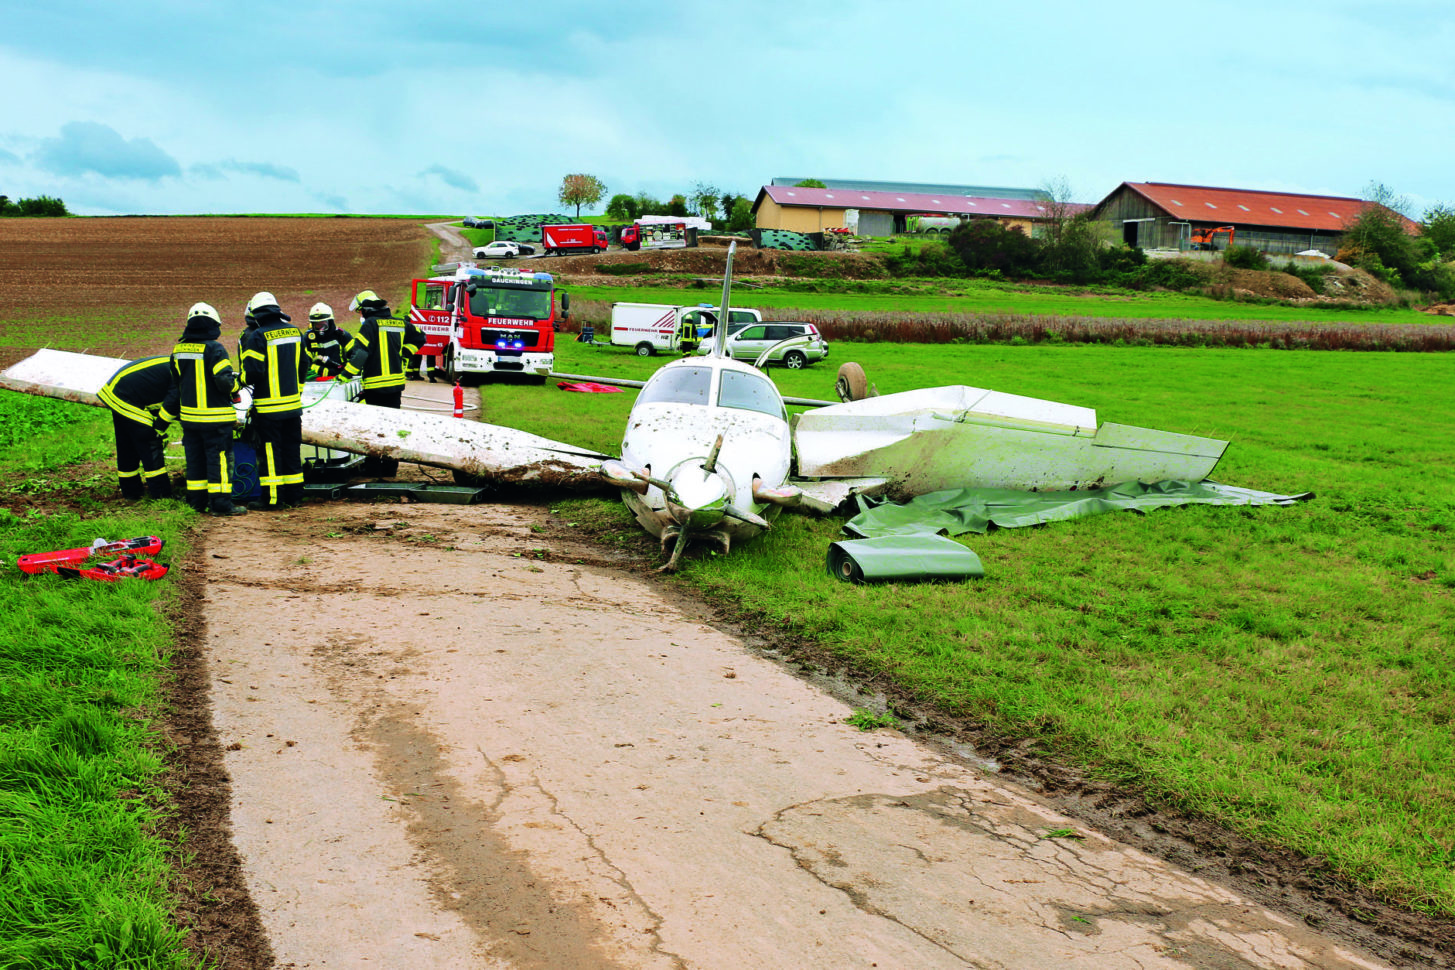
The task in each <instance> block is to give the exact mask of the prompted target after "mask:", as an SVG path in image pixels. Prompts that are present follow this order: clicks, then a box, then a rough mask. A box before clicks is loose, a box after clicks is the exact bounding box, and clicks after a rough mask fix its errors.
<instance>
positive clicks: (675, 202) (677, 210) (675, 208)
mask: <svg viewBox="0 0 1455 970" xmlns="http://www.w3.org/2000/svg"><path fill="white" fill-rule="evenodd" d="M667 215H669V216H685V215H687V197H686V196H684V195H683V194H682V193H680V192H679V193H677V194H676V195H674V196H672V198H670V199H668V200H667Z"/></svg>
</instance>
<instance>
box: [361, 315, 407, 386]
mask: <svg viewBox="0 0 1455 970" xmlns="http://www.w3.org/2000/svg"><path fill="white" fill-rule="evenodd" d="M424 341H425V337H424V332H423V331H421V330H420V329H419V328H418V327H416V326H415V325H414V324H413V323H411V322H410V321H408V320H396V319H394V318H393V317H365V318H364V322H363V323H361V324H360V325H359V332H358V333H357V334H356V335H355V336H354V339H353V342H352V343H351V344H349V362H348V364H347V365H346V366H345V367H344V370H345V372H347V373H348V374H349V376H351V377H352V376H354V375H356V374H363V375H364V390H366V391H373V390H378V389H380V388H385V387H403V386H404V367H405V364H407V363H408V362H409V358H410V357H412V356H414V355H415V354H417V353H419V348H420V347H423V346H424Z"/></svg>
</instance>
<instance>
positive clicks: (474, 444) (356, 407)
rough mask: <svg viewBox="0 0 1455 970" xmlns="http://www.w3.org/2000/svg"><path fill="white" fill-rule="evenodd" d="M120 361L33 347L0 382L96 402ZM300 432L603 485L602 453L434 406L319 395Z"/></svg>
mask: <svg viewBox="0 0 1455 970" xmlns="http://www.w3.org/2000/svg"><path fill="white" fill-rule="evenodd" d="M127 363H128V361H125V360H121V359H119V358H116V357H97V356H93V355H91V354H76V353H71V352H69V351H63V350H41V351H37V352H36V353H35V354H33V355H31V356H30V357H27V358H26V359H25V360H22V361H20V362H19V363H17V364H15V365H14V366H12V367H10V368H8V369H6V370H5V371H3V372H0V388H3V389H6V390H11V391H20V392H22V393H25V394H36V395H39V396H42V397H54V398H59V399H61V400H64V401H76V402H78V403H81V404H91V405H96V406H102V405H101V401H100V399H99V398H97V396H96V392H97V391H99V390H100V389H101V387H102V386H103V385H104V384H105V383H106V381H107V380H109V379H110V377H111V375H112V374H114V373H116V371H117V370H119V369H120V368H121V367H122V366H123V365H125V364H127ZM303 440H304V441H305V442H306V443H308V444H312V445H318V446H321V447H324V448H331V449H334V450H336V451H348V452H353V453H355V454H361V455H378V456H381V457H386V458H396V459H398V460H400V461H412V462H416V463H418V464H421V465H432V466H435V467H437V468H449V469H454V470H458V471H462V472H468V473H470V474H472V475H476V476H479V477H480V478H482V479H488V480H491V481H498V482H509V483H514V482H535V483H540V484H547V485H590V486H601V487H604V485H605V482H604V480H603V479H602V478H601V461H602V458H603V457H604V456H602V455H597V454H594V453H592V452H589V451H585V450H583V449H581V448H577V447H576V446H574V445H569V444H564V443H562V442H559V441H552V440H550V439H549V438H542V437H540V436H539V435H533V434H530V433H529V432H526V431H517V430H515V429H514V428H504V427H500V426H499V425H493V424H484V423H481V422H479V421H464V420H460V419H458V418H452V417H448V416H446V415H442V414H429V413H424V412H420V411H403V410H400V411H396V410H393V409H391V408H378V407H372V406H370V405H367V404H357V403H351V402H348V401H334V400H329V399H324V400H320V401H318V402H317V403H316V404H313V405H311V406H309V407H307V408H306V409H305V410H304V412H303Z"/></svg>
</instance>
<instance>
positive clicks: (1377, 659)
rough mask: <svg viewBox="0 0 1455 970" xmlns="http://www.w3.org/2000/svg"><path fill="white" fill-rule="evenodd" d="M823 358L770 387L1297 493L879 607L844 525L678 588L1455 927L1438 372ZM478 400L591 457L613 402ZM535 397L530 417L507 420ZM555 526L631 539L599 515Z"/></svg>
mask: <svg viewBox="0 0 1455 970" xmlns="http://www.w3.org/2000/svg"><path fill="white" fill-rule="evenodd" d="M833 351H834V356H833V358H832V361H831V362H830V363H829V364H828V365H827V366H826V365H824V364H818V365H815V366H813V367H810V368H808V369H806V370H804V371H800V372H789V371H774V376H775V379H777V380H778V382H779V385H780V387H781V388H782V390H783V391H784V393H786V394H790V395H794V396H805V397H825V398H831V397H832V382H833V377H834V369H835V368H836V366H837V363H838V362H841V361H843V360H847V359H856V360H859V361H860V362H861V363H863V364H865V366H866V368H867V370H868V372H869V375H870V378H871V380H873V381H874V382H875V383H877V385H878V386H879V389H880V390H881V391H882V392H885V393H889V392H893V391H898V390H906V389H909V388H912V387H921V386H928V385H933V384H939V383H967V384H973V385H977V386H983V387H993V388H996V389H998V390H1002V391H1009V392H1012V393H1017V394H1026V395H1031V396H1035V397H1045V398H1050V399H1052V400H1059V401H1065V402H1068V403H1075V404H1082V405H1088V406H1094V407H1096V408H1097V411H1098V417H1099V419H1100V420H1102V421H1115V422H1120V423H1127V424H1140V425H1144V426H1149V427H1156V428H1161V429H1165V430H1169V431H1179V432H1185V433H1190V434H1200V435H1209V436H1213V437H1220V438H1225V439H1228V440H1230V441H1231V442H1232V446H1231V448H1230V449H1229V452H1228V455H1227V457H1226V458H1224V460H1223V462H1222V464H1221V465H1220V466H1219V468H1218V469H1217V471H1216V472H1215V473H1214V476H1213V477H1214V478H1216V479H1217V480H1219V481H1224V482H1228V483H1230V484H1236V485H1242V486H1247V487H1252V488H1259V489H1266V490H1270V491H1277V492H1298V491H1313V492H1315V493H1317V498H1316V499H1315V500H1314V501H1312V502H1309V503H1306V504H1303V505H1299V506H1296V507H1293V508H1259V509H1239V508H1186V509H1172V510H1163V511H1158V512H1154V513H1152V514H1149V515H1147V516H1139V515H1134V514H1128V513H1118V514H1111V515H1105V516H1101V517H1097V518H1091V519H1086V520H1080V521H1073V522H1065V523H1058V524H1053V525H1048V526H1044V527H1039V528H1034V529H1028V530H1006V531H1001V532H994V533H991V534H990V535H986V536H967V537H964V539H963V540H962V541H964V542H965V543H966V544H967V545H969V546H970V547H971V548H973V549H974V550H975V551H976V552H977V553H978V554H979V555H980V556H981V558H982V559H983V560H984V562H985V565H986V570H987V578H985V579H984V580H982V581H974V582H968V583H964V584H949V585H899V586H888V587H869V588H865V587H851V586H847V585H844V584H841V583H838V582H837V581H835V580H833V579H831V578H830V577H829V576H827V574H826V573H825V569H824V559H825V555H826V553H827V548H828V544H829V543H830V542H832V541H834V540H835V539H837V538H841V537H842V536H841V535H840V525H841V522H840V520H838V519H812V518H806V517H801V516H797V515H785V516H783V517H781V518H780V519H779V520H778V525H777V527H775V529H774V531H773V532H772V533H771V534H769V535H767V536H765V537H763V538H761V539H759V540H757V541H756V542H755V543H753V544H751V545H749V546H748V547H746V548H744V549H742V550H738V551H734V552H733V553H732V554H731V555H729V556H707V557H703V556H700V555H699V556H697V557H694V558H692V559H691V560H689V563H688V565H687V567H686V569H684V571H683V574H682V575H683V577H684V581H685V582H687V583H689V584H690V585H692V586H694V587H695V588H697V589H698V590H700V591H702V592H703V593H704V594H706V595H707V596H708V597H709V598H710V599H711V600H713V601H716V602H728V603H732V604H735V605H736V606H737V607H738V608H739V609H740V610H741V611H742V612H743V613H745V614H747V615H751V616H757V617H761V618H763V620H764V621H766V622H768V623H771V624H773V625H776V626H780V627H783V628H786V629H788V630H790V631H792V632H794V633H797V634H801V635H803V636H806V637H809V638H812V639H813V640H815V641H817V642H818V643H820V644H822V645H824V646H826V647H827V648H829V649H831V650H832V651H833V652H834V653H836V654H837V655H838V656H840V657H841V658H842V659H843V660H844V661H845V662H847V663H849V664H851V665H853V666H854V667H855V668H856V669H858V670H859V671H860V672H861V673H863V674H865V675H869V676H873V677H875V678H883V679H885V680H888V681H890V682H893V683H894V684H897V685H900V686H902V687H906V688H908V689H909V690H911V691H912V692H913V693H914V694H915V695H916V696H918V697H920V698H921V699H923V700H924V701H926V702H928V703H930V704H932V705H934V706H936V707H938V708H939V709H941V710H943V711H945V712H947V713H949V714H952V715H954V716H956V717H961V718H966V719H969V720H971V721H974V722H979V723H983V724H987V725H989V726H990V728H991V729H992V730H993V731H994V732H995V733H997V734H999V735H1000V736H1002V737H1004V738H1010V739H1022V738H1029V739H1032V740H1033V741H1035V742H1036V743H1037V745H1038V746H1039V747H1040V748H1041V749H1042V750H1044V751H1046V752H1049V753H1051V754H1052V755H1053V756H1054V757H1055V758H1057V759H1058V760H1062V761H1065V762H1068V763H1072V764H1076V765H1079V766H1081V767H1083V768H1085V769H1087V770H1089V771H1091V772H1093V773H1095V774H1097V775H1101V776H1104V777H1107V778H1111V779H1114V780H1115V781H1117V782H1119V783H1122V784H1126V785H1130V786H1133V787H1135V788H1138V789H1141V790H1144V791H1146V792H1147V793H1149V795H1150V796H1151V797H1152V798H1153V800H1154V801H1156V802H1157V803H1159V804H1162V805H1165V806H1172V807H1176V808H1179V809H1182V810H1186V811H1190V812H1193V813H1196V814H1199V815H1202V816H1205V817H1207V818H1211V819H1215V820H1217V821H1219V822H1221V823H1222V824H1224V825H1227V826H1229V827H1230V828H1232V829H1234V830H1237V831H1239V832H1242V833H1245V834H1247V835H1250V836H1253V837H1255V838H1258V839H1262V840H1266V841H1267V842H1269V843H1272V844H1276V845H1279V846H1284V847H1288V848H1291V849H1295V850H1297V851H1299V852H1303V853H1305V854H1307V855H1310V856H1315V857H1319V858H1322V859H1325V860H1327V861H1328V862H1329V864H1330V865H1331V866H1332V867H1333V868H1335V869H1336V871H1338V872H1340V873H1341V874H1343V875H1344V876H1345V877H1347V878H1348V879H1350V880H1352V881H1354V882H1357V883H1360V884H1362V885H1365V886H1367V887H1370V888H1372V889H1374V890H1376V891H1378V892H1379V893H1381V894H1383V895H1384V896H1386V897H1387V898H1389V899H1392V900H1396V901H1399V902H1401V903H1403V904H1405V905H1407V906H1410V907H1412V908H1414V909H1417V910H1420V911H1424V912H1429V913H1434V914H1440V915H1444V916H1450V915H1455V873H1452V862H1455V812H1452V811H1451V809H1450V805H1451V804H1452V802H1455V781H1452V779H1455V739H1452V734H1451V727H1450V725H1451V723H1452V717H1455V672H1452V670H1451V663H1450V661H1451V657H1450V644H1451V643H1455V436H1452V435H1451V434H1450V433H1449V431H1448V427H1447V422H1448V415H1449V414H1450V413H1451V412H1452V409H1455V381H1451V379H1450V377H1451V366H1452V363H1451V359H1450V357H1449V356H1448V355H1443V354H1338V353H1307V352H1288V351H1257V350H1241V351H1234V350H1180V349H1166V348H1162V349H1139V348H1125V349H1122V348H1108V347H1006V346H949V347H946V346H938V347H933V348H929V347H922V346H891V345H885V344H849V343H846V342H840V343H837V344H835V345H834V347H833ZM661 363H662V358H649V359H642V358H636V357H633V356H630V355H629V354H628V353H626V352H625V351H618V350H608V349H592V348H589V347H585V346H583V345H580V344H560V345H558V366H559V367H560V368H561V369H562V370H564V371H569V372H574V373H586V374H597V375H602V376H622V377H634V378H638V379H640V378H642V377H644V376H646V374H647V373H649V372H650V371H651V370H652V369H654V368H655V367H656V366H660V364H661ZM483 391H484V394H483V397H484V400H485V405H486V420H489V419H490V416H491V414H496V415H506V414H508V415H510V416H511V418H510V420H511V423H513V424H523V425H524V426H525V427H527V428H528V429H529V430H532V431H535V432H537V433H539V434H543V435H546V436H549V437H554V438H558V439H561V440H565V441H569V442H573V443H579V444H583V445H588V446H591V447H594V448H597V449H600V450H603V451H605V452H615V451H616V450H617V449H618V448H619V445H620V436H621V431H622V428H623V427H624V419H625V414H626V412H627V410H628V409H629V408H630V406H631V399H632V395H630V394H620V395H617V394H612V395H576V394H565V393H560V392H553V391H545V392H539V391H537V390H536V389H533V388H521V387H515V386H495V385H491V386H487V387H485V388H484V389H483ZM540 393H545V394H546V395H547V399H546V402H545V403H546V404H547V405H548V406H546V407H542V406H540V405H538V404H537V405H528V404H527V403H526V402H527V401H529V400H531V399H532V397H533V396H535V397H538V396H539V394H540ZM502 420H504V419H503V418H502ZM563 512H564V514H566V515H567V517H568V518H570V519H573V520H574V519H580V520H583V521H585V520H590V521H596V522H608V523H615V525H616V526H617V527H619V528H620V529H621V530H622V531H623V533H626V532H629V531H630V529H631V528H632V527H631V525H630V523H629V519H628V517H627V516H626V514H625V513H624V511H622V510H621V509H620V507H619V506H616V505H614V504H613V503H610V502H608V501H606V500H600V501H593V502H571V503H567V504H566V505H565V506H564V507H563Z"/></svg>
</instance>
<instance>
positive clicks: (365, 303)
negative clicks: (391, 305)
mask: <svg viewBox="0 0 1455 970" xmlns="http://www.w3.org/2000/svg"><path fill="white" fill-rule="evenodd" d="M386 305H387V304H385V302H384V301H383V300H381V299H380V298H379V294H377V293H375V292H374V291H373V290H361V291H360V292H359V295H358V296H356V297H354V298H353V300H352V301H351V302H350V303H349V309H350V310H377V309H378V308H379V307H382V306H386Z"/></svg>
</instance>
